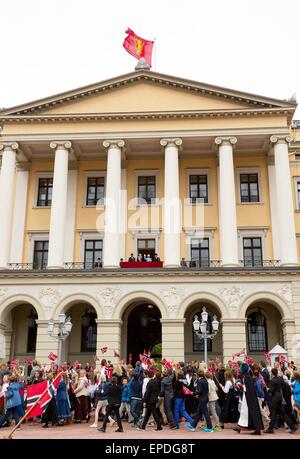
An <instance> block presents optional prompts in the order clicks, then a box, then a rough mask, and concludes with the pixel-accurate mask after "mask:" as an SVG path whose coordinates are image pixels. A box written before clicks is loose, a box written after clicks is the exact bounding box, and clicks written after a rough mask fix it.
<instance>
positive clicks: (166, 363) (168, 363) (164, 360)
mask: <svg viewBox="0 0 300 459" xmlns="http://www.w3.org/2000/svg"><path fill="white" fill-rule="evenodd" d="M161 364H162V365H163V366H164V368H166V369H167V370H171V369H172V368H173V365H172V363H171V362H169V361H168V360H167V359H165V358H163V359H162V361H161Z"/></svg>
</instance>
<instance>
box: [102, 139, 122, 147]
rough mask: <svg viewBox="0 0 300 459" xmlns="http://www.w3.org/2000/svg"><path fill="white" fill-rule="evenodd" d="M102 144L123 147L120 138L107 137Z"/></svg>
mask: <svg viewBox="0 0 300 459" xmlns="http://www.w3.org/2000/svg"><path fill="white" fill-rule="evenodd" d="M102 145H103V146H104V148H114V147H115V148H121V149H122V148H124V146H125V142H124V140H122V139H107V140H104V141H103V143H102Z"/></svg>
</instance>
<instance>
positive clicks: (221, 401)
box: [0, 359, 300, 435]
mask: <svg viewBox="0 0 300 459" xmlns="http://www.w3.org/2000/svg"><path fill="white" fill-rule="evenodd" d="M57 375H61V378H60V380H59V383H58V385H57V387H56V389H55V390H54V391H53V394H54V395H53V397H52V398H51V400H50V402H49V403H48V405H47V408H46V410H45V411H44V413H43V415H42V416H37V417H35V418H33V419H32V418H30V419H26V418H25V419H24V421H23V422H27V423H33V424H40V425H41V426H42V427H43V428H47V427H49V426H50V425H51V426H64V425H66V424H70V423H71V422H74V423H86V424H89V426H90V427H91V428H98V430H99V431H100V432H102V433H104V432H105V431H106V429H107V425H108V423H109V425H110V426H111V427H112V426H114V425H115V424H116V425H117V430H116V432H123V425H124V422H126V423H129V424H131V425H132V427H133V428H136V429H137V430H139V431H144V430H146V429H147V428H148V427H149V426H155V428H156V430H157V431H161V430H163V429H164V428H169V429H179V428H180V429H182V428H183V429H187V430H189V431H192V432H195V431H196V427H197V425H198V424H199V422H200V430H202V431H203V432H208V433H213V432H215V431H221V430H222V429H224V428H232V429H233V430H234V431H236V432H237V433H240V432H242V431H247V432H248V433H251V434H253V435H261V433H262V432H264V433H267V434H272V433H274V432H275V431H276V429H278V428H280V427H283V426H286V427H287V432H289V433H291V434H292V433H294V432H296V430H297V429H298V424H299V414H300V372H298V371H297V368H296V367H295V366H294V364H293V363H292V362H291V363H284V364H282V363H279V362H275V364H274V365H273V367H271V366H269V365H268V363H267V362H265V361H261V362H260V363H255V362H252V363H251V364H250V365H249V364H248V363H247V362H246V361H237V362H235V365H231V366H229V365H225V364H222V363H220V362H219V361H216V360H211V361H209V362H208V364H205V363H204V362H196V361H193V362H190V363H184V362H178V363H174V362H167V365H165V366H161V364H157V363H156V362H155V360H153V359H150V360H149V361H148V362H147V363H144V362H143V361H142V359H141V361H138V362H136V364H135V365H134V366H132V365H128V364H125V363H124V362H121V363H120V364H115V365H113V364H112V363H111V362H109V361H107V360H105V359H103V360H102V361H101V363H100V365H99V366H97V367H96V368H94V367H92V366H91V365H90V364H88V363H87V364H86V365H85V366H82V365H81V364H80V363H79V362H76V364H74V365H70V364H69V363H67V362H65V363H64V364H63V365H61V366H60V367H58V366H57V365H55V364H51V365H40V364H39V363H38V362H37V361H33V362H32V363H31V364H30V365H29V366H20V365H14V366H13V365H11V363H10V362H8V363H7V364H4V363H3V364H2V365H1V367H0V427H5V426H10V425H12V423H13V421H14V422H15V423H16V424H17V423H18V422H19V420H20V418H21V417H22V416H23V415H24V413H25V411H26V402H27V400H26V392H27V389H28V387H29V386H30V385H31V384H36V383H39V382H42V381H44V380H45V379H46V380H48V381H49V383H52V382H53V381H54V380H55V378H56V377H57ZM91 418H93V419H92V420H91ZM19 428H20V427H19Z"/></svg>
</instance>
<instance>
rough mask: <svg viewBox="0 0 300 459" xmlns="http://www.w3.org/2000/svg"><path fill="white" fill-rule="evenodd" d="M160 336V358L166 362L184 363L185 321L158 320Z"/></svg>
mask: <svg viewBox="0 0 300 459" xmlns="http://www.w3.org/2000/svg"><path fill="white" fill-rule="evenodd" d="M160 321H161V334H162V356H163V357H165V358H166V359H167V360H174V361H176V362H180V361H182V362H184V360H185V359H184V324H185V319H160Z"/></svg>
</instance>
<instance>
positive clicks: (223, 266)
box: [221, 263, 241, 268]
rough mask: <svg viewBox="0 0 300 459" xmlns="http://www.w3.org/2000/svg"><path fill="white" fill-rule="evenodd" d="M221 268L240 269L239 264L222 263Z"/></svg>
mask: <svg viewBox="0 0 300 459" xmlns="http://www.w3.org/2000/svg"><path fill="white" fill-rule="evenodd" d="M221 268H241V265H240V264H239V263H222V264H221Z"/></svg>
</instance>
